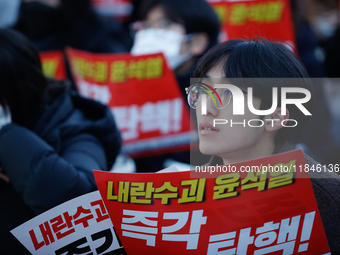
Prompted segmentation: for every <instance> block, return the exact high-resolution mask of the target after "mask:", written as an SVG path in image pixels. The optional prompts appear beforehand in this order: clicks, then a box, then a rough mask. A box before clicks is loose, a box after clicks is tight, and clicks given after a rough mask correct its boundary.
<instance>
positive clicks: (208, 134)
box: [196, 66, 264, 158]
mask: <svg viewBox="0 0 340 255" xmlns="http://www.w3.org/2000/svg"><path fill="white" fill-rule="evenodd" d="M207 76H208V77H209V78H214V79H213V81H214V82H215V84H216V80H215V79H216V78H223V76H224V75H223V71H222V69H221V68H220V67H219V66H217V67H214V68H213V69H211V70H210V71H209V72H208V73H207ZM203 82H204V83H207V84H209V85H210V86H212V87H213V86H214V84H212V82H211V81H209V79H204V80H203ZM217 82H218V83H220V84H223V83H226V82H225V81H224V82H223V79H221V82H220V81H219V79H218V80H217ZM244 96H245V100H244V102H245V106H244V109H245V113H244V115H233V103H232V101H233V99H231V101H230V103H229V105H228V106H227V107H225V108H224V109H217V108H216V107H215V106H214V103H213V100H212V99H211V97H210V96H208V97H207V115H204V116H203V115H202V114H201V108H197V109H196V115H197V125H198V129H199V130H198V134H199V149H200V151H201V152H202V153H203V154H208V155H217V156H220V157H222V158H228V157H235V156H236V155H237V154H242V153H246V152H247V151H249V150H252V149H253V148H255V147H256V146H255V145H256V144H257V143H259V141H260V139H261V138H262V135H263V134H264V127H250V126H248V124H247V123H248V121H249V120H251V119H259V116H257V115H255V114H253V113H251V112H250V111H249V109H248V105H247V95H246V94H244ZM260 104H261V99H260V98H257V97H253V105H254V107H255V108H256V109H260ZM214 119H225V120H227V121H228V123H227V124H216V125H215V127H214ZM231 122H232V123H233V124H232V125H231ZM237 123H239V124H237ZM243 123H245V127H244V125H243ZM253 124H254V125H255V123H253Z"/></svg>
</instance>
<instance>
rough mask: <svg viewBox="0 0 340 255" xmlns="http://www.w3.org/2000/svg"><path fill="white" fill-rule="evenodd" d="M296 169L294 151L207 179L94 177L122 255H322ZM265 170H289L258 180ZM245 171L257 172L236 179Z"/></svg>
mask: <svg viewBox="0 0 340 255" xmlns="http://www.w3.org/2000/svg"><path fill="white" fill-rule="evenodd" d="M304 164H305V161H304V157H303V154H302V151H301V150H299V151H292V152H287V153H283V154H278V155H274V156H271V157H267V158H261V159H256V160H252V161H247V162H242V163H238V164H234V165H230V166H235V167H236V168H237V170H238V171H237V172H234V173H233V172H229V173H228V174H223V173H222V174H221V173H220V174H219V175H218V176H214V177H213V178H209V173H205V174H204V173H200V174H199V175H198V174H197V173H196V175H193V172H192V173H190V171H186V172H173V173H148V174H122V173H107V172H102V171H94V176H95V179H96V182H97V186H98V188H99V191H100V193H101V196H102V199H103V201H104V203H105V206H106V208H107V210H108V212H109V214H110V218H111V220H112V222H113V225H114V227H115V230H116V232H117V234H118V236H119V239H120V240H121V241H122V243H123V246H124V248H125V250H126V252H127V254H132V255H133V254H195V255H197V254H217V253H218V252H221V254H301V255H303V254H308V255H311V254H312V255H320V254H325V253H327V252H329V248H328V244H327V239H326V236H325V233H324V230H323V226H322V222H321V218H320V214H319V211H318V207H317V203H316V200H315V197H314V195H313V194H314V193H313V188H312V185H311V182H310V179H309V176H308V173H306V172H303V171H301V170H300V169H302V168H301V167H300V166H304ZM269 165H270V166H273V167H274V166H275V167H283V169H285V168H286V169H289V170H288V171H286V170H284V171H279V172H276V171H272V172H270V173H268V172H267V173H266V172H265V169H268V168H266V167H267V166H269ZM247 166H249V167H253V168H256V167H259V168H260V169H262V170H263V171H264V172H259V174H256V175H255V176H254V172H250V171H249V172H240V171H239V170H240V169H241V167H247ZM274 169H275V168H274ZM207 175H208V176H207ZM193 177H194V178H193ZM222 251H223V253H222Z"/></svg>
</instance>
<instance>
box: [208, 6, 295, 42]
mask: <svg viewBox="0 0 340 255" xmlns="http://www.w3.org/2000/svg"><path fill="white" fill-rule="evenodd" d="M210 2H211V4H212V6H213V8H214V9H215V11H216V13H217V15H218V17H219V20H220V22H221V34H220V41H221V42H222V41H226V40H231V39H238V38H245V37H253V36H254V35H257V36H262V37H265V38H267V39H268V40H281V41H284V42H286V43H288V44H290V45H292V46H295V34H294V28H293V20H292V13H291V7H290V3H289V0H252V1H249V0H237V1H218V2H216V1H210Z"/></svg>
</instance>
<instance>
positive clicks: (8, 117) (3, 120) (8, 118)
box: [0, 105, 12, 129]
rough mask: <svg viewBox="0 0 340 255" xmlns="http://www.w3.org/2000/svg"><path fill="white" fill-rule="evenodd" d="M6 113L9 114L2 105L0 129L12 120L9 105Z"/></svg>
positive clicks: (0, 108)
mask: <svg viewBox="0 0 340 255" xmlns="http://www.w3.org/2000/svg"><path fill="white" fill-rule="evenodd" d="M6 113H7V114H5V111H4V108H3V107H2V106H1V105H0V129H1V128H2V127H3V126H5V125H6V124H9V123H11V122H12V118H11V112H10V111H9V107H6Z"/></svg>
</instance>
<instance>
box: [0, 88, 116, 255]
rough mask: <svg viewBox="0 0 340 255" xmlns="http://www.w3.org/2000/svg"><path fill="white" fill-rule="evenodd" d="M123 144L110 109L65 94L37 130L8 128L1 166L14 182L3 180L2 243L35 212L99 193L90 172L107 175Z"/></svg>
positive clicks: (0, 136) (0, 133)
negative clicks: (101, 171) (96, 170)
mask: <svg viewBox="0 0 340 255" xmlns="http://www.w3.org/2000/svg"><path fill="white" fill-rule="evenodd" d="M120 145H121V137H120V134H119V132H118V129H117V127H116V125H115V122H114V119H113V116H112V114H111V112H110V110H109V109H108V108H107V107H106V106H104V105H102V104H100V103H98V102H95V101H92V100H89V99H85V98H82V97H80V96H78V95H77V94H76V93H75V92H73V91H69V90H65V89H63V90H62V91H61V93H59V94H58V96H56V99H55V100H54V101H53V103H52V104H48V105H46V106H45V110H44V111H43V113H42V114H41V115H40V117H39V119H38V121H37V123H36V125H35V127H34V128H33V130H29V129H27V128H24V127H22V126H19V125H16V124H14V123H12V124H8V125H6V126H4V127H3V128H2V129H1V130H0V166H2V168H3V171H4V172H5V174H7V175H8V176H9V178H10V180H11V183H10V184H7V183H5V182H3V181H0V191H1V193H0V204H1V207H0V208H1V209H0V238H1V240H2V242H4V243H6V245H7V244H9V243H8V242H7V240H9V239H12V238H13V237H11V236H10V235H11V234H10V233H9V230H11V229H13V228H14V227H16V226H18V225H19V224H21V223H23V222H24V221H26V220H28V219H29V218H31V217H32V216H33V215H34V214H33V213H32V211H33V212H34V213H35V214H39V213H41V212H43V211H46V210H48V209H50V208H52V207H54V206H56V205H58V204H60V203H63V202H65V201H67V200H69V199H71V198H74V197H77V196H79V195H82V194H85V193H88V192H90V191H93V190H96V189H97V186H96V183H95V180H94V176H93V173H92V170H93V169H99V170H109V169H110V168H111V166H112V164H113V163H114V160H115V158H116V156H117V154H118V152H119V149H120ZM14 190H15V191H16V192H15V191H14ZM12 241H13V240H12ZM14 241H15V240H14ZM14 241H13V242H14ZM16 244H17V245H19V246H20V244H19V242H18V241H16ZM6 245H5V246H6ZM1 250H2V251H4V250H6V247H4V246H3V247H2V248H1ZM8 252H9V253H8V254H15V253H13V250H8ZM4 254H5V253H4Z"/></svg>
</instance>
